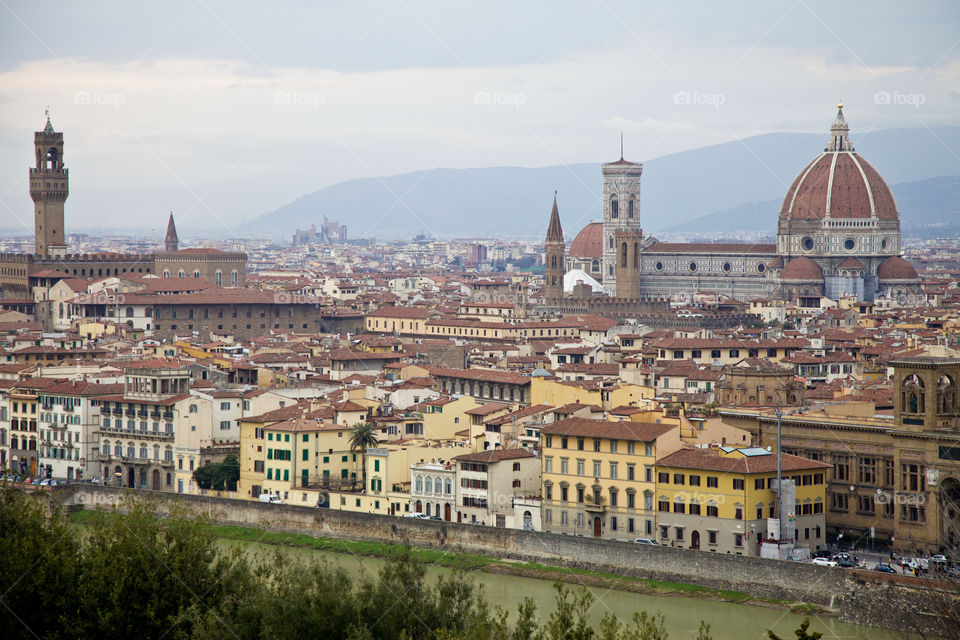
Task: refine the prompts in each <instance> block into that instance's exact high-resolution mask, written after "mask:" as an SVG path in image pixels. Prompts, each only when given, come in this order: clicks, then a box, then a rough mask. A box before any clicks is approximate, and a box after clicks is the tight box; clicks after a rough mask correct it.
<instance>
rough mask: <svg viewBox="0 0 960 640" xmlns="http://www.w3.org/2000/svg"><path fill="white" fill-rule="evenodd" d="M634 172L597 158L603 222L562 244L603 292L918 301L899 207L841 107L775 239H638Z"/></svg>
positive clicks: (636, 168)
mask: <svg viewBox="0 0 960 640" xmlns="http://www.w3.org/2000/svg"><path fill="white" fill-rule="evenodd" d="M642 169H643V168H642V165H640V164H637V163H633V162H629V161H626V160H624V159H623V158H621V159H620V160H617V161H616V162H610V163H606V164H604V165H603V168H602V175H603V220H602V222H600V223H596V222H593V223H590V224H588V225H587V226H586V227H584V229H583V230H582V231H581V232H580V233H579V234H578V235H577V237H576V239H575V240H574V242H573V245H571V248H570V258H569V260H568V261H567V264H566V266H567V268H568V269H575V268H576V269H582V270H583V271H585V272H586V273H588V274H590V275H591V276H592V277H594V278H596V279H598V280H602V282H603V291H604V293H606V294H607V295H611V296H617V297H622V298H623V297H625V298H634V297H639V296H659V295H672V294H677V293H694V292H715V293H722V294H726V295H729V296H731V297H733V298H736V299H738V300H750V299H753V298H757V297H763V296H771V295H778V296H780V297H782V298H785V299H790V300H795V301H798V302H799V303H800V304H803V305H807V306H819V304H820V299H821V298H822V297H827V298H830V299H837V298H839V297H841V296H843V295H856V296H857V298H858V299H860V300H864V301H872V300H873V299H874V298H875V297H877V296H886V297H890V298H896V299H897V300H898V301H899V302H901V303H904V304H910V303H918V302H919V301H920V297H921V290H920V280H919V278H918V276H917V272H916V270H914V268H913V267H912V266H911V265H910V264H909V263H908V262H906V261H905V260H904V259H903V258H901V257H900V255H899V254H900V214H899V212H898V210H897V206H896V202H895V201H894V198H893V194H892V193H891V191H890V188H889V186H887V183H886V182H884V180H883V178H882V177H881V176H880V174H879V173H878V172H877V170H876V169H874V168H873V167H872V166H871V165H870V164H869V163H868V162H867V161H866V160H865V159H864V158H863V157H861V156H860V155H859V154H857V153H856V152H855V151H854V148H853V144H852V143H851V142H850V139H849V127H848V125H847V122H846V119H845V118H844V115H843V106H842V105H839V107H838V109H837V115H836V118H835V119H834V121H833V124H832V125H831V127H830V138H829V139H828V141H827V144H826V146H825V147H824V150H823V152H822V153H820V154H819V155H818V156H817V157H816V158H814V159H813V161H811V162H810V163H809V164H808V165H807V166H806V167H805V168H804V169H803V170H802V171H801V172H800V173H799V175H798V176H797V178H796V179H795V180H794V181H793V184H792V185H791V186H790V188H789V189H788V190H787V193H786V195H785V197H784V200H783V205H782V206H781V208H780V215H779V222H778V227H777V243H776V244H748V243H742V244H740V243H724V244H713V243H669V242H660V241H658V240H657V239H656V238H653V237H644V235H643V231H642V229H641V225H640V177H641V174H642ZM598 236H599V238H598ZM598 240H599V241H598Z"/></svg>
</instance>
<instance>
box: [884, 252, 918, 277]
mask: <svg viewBox="0 0 960 640" xmlns="http://www.w3.org/2000/svg"><path fill="white" fill-rule="evenodd" d="M877 278H879V279H880V280H918V279H919V276H918V275H917V270H916V269H914V268H913V265H911V264H910V263H909V262H907V261H906V260H904V259H903V258H901V257H899V256H894V257H892V258H887V259H886V260H884V261H883V262H881V263H880V266H879V267H878V268H877Z"/></svg>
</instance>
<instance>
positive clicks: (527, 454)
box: [453, 448, 537, 462]
mask: <svg viewBox="0 0 960 640" xmlns="http://www.w3.org/2000/svg"><path fill="white" fill-rule="evenodd" d="M536 457H537V456H536V454H534V453H533V452H532V451H530V450H529V449H523V448H517V449H490V450H489V451H478V452H477V453H465V454H463V455H459V456H454V458H453V459H454V460H458V461H460V462H500V461H501V460H519V459H521V458H536Z"/></svg>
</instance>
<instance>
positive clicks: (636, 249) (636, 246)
mask: <svg viewBox="0 0 960 640" xmlns="http://www.w3.org/2000/svg"><path fill="white" fill-rule="evenodd" d="M630 204H633V202H631V203H630ZM633 268H634V269H639V268H640V243H639V242H634V243H633Z"/></svg>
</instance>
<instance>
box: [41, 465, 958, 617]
mask: <svg viewBox="0 0 960 640" xmlns="http://www.w3.org/2000/svg"><path fill="white" fill-rule="evenodd" d="M50 498H51V500H52V502H54V503H56V504H60V505H63V506H64V507H67V508H79V507H82V508H84V509H96V508H113V507H116V508H118V509H119V510H121V511H123V510H125V509H127V508H128V507H129V506H131V505H132V503H133V502H134V501H137V500H143V501H146V502H148V503H150V504H152V505H153V506H154V507H155V508H156V510H157V513H158V514H159V515H169V514H171V513H172V512H173V511H174V510H176V509H186V510H187V512H189V513H192V514H195V515H204V516H207V517H209V518H210V519H211V520H212V521H213V522H215V523H217V524H225V525H237V526H249V527H257V528H261V529H266V530H270V531H280V532H287V533H299V534H306V535H313V536H324V537H330V538H344V539H350V540H373V541H379V542H392V543H407V544H410V545H412V546H416V547H425V548H431V549H441V550H445V551H463V552H467V553H477V554H485V555H491V556H494V557H498V558H506V559H510V560H519V561H526V562H538V563H544V564H550V565H556V566H563V567H572V568H578V569H588V570H592V571H601V572H606V573H612V574H617V575H623V576H630V577H637V578H648V579H653V580H664V581H670V582H680V583H686V584H695V585H700V586H704V587H710V588H714V589H726V590H733V591H740V592H743V593H747V594H750V595H753V596H758V597H763V598H776V599H779V600H787V601H798V602H807V603H812V604H817V605H821V606H824V607H830V608H834V609H837V610H838V612H839V617H840V619H842V620H844V621H846V622H852V623H856V624H865V625H871V626H879V627H885V628H890V629H898V630H904V631H916V630H917V627H921V628H929V625H930V624H931V623H935V622H936V620H935V618H936V616H937V615H939V611H940V610H941V609H942V605H943V601H944V600H943V599H944V598H952V600H951V601H950V602H951V603H952V604H955V606H956V607H957V608H960V592H958V591H957V590H956V589H952V590H951V589H948V588H944V585H943V583H939V582H935V581H931V580H924V579H919V578H910V577H906V576H886V575H883V574H875V573H873V572H871V571H854V570H843V569H837V568H831V567H821V566H817V565H812V564H809V563H798V562H783V561H776V560H765V559H762V558H754V557H750V556H737V555H728V554H717V553H712V552H709V551H693V550H687V549H676V548H671V547H658V546H650V545H638V544H633V543H629V542H617V541H612V540H597V539H593V538H582V537H576V536H565V535H557V534H550V533H540V532H533V531H520V530H516V529H497V528H494V527H481V526H474V525H468V524H459V523H453V522H438V521H433V520H416V519H412V518H402V517H396V516H384V515H377V514H368V513H354V512H348V511H336V510H329V509H322V508H314V507H300V506H293V505H282V504H281V505H277V504H267V503H262V502H253V501H248V500H238V499H229V498H214V497H206V496H192V495H182V494H171V493H163V492H155V491H141V490H133V489H122V488H115V487H102V486H97V485H83V484H75V485H67V486H63V487H57V488H55V489H54V490H53V491H52V492H50ZM947 586H949V585H947ZM953 586H954V587H955V586H956V585H953ZM935 602H936V603H940V606H933V605H932V603H935Z"/></svg>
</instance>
